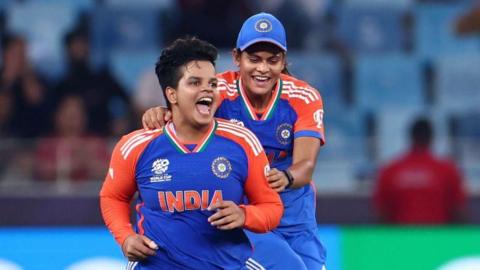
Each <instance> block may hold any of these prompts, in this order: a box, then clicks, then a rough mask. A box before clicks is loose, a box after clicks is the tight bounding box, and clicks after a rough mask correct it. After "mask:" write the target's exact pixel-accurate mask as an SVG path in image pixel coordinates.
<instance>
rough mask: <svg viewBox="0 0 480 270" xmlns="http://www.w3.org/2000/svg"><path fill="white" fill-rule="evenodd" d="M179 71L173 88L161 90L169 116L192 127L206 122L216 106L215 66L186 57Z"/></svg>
mask: <svg viewBox="0 0 480 270" xmlns="http://www.w3.org/2000/svg"><path fill="white" fill-rule="evenodd" d="M181 72H183V76H182V77H181V78H180V80H179V82H178V86H177V89H173V88H171V87H167V89H166V92H165V93H166V95H167V98H168V99H169V101H170V103H171V105H172V113H173V119H174V121H175V119H177V120H179V122H178V124H186V125H188V126H190V127H194V128H201V127H205V126H208V125H209V124H210V123H211V121H212V119H213V115H214V114H215V111H216V109H217V90H216V89H217V78H216V77H215V67H214V66H213V65H212V63H210V62H209V61H190V62H188V63H187V64H186V65H184V66H183V67H181Z"/></svg>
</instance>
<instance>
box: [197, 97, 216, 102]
mask: <svg viewBox="0 0 480 270" xmlns="http://www.w3.org/2000/svg"><path fill="white" fill-rule="evenodd" d="M198 102H207V103H212V102H213V98H211V97H202V98H201V99H199V100H198Z"/></svg>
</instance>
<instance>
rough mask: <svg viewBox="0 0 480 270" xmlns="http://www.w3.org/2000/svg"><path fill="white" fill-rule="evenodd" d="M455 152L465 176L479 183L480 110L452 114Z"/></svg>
mask: <svg viewBox="0 0 480 270" xmlns="http://www.w3.org/2000/svg"><path fill="white" fill-rule="evenodd" d="M453 120H454V123H455V129H454V132H453V139H454V141H455V146H456V147H455V153H456V158H457V161H459V162H460V164H461V167H462V169H463V172H464V173H465V175H466V178H467V179H468V180H470V181H472V182H473V181H476V182H477V184H476V185H477V186H478V185H479V184H480V110H479V109H478V108H477V110H473V111H468V112H463V113H457V114H455V115H454V118H453Z"/></svg>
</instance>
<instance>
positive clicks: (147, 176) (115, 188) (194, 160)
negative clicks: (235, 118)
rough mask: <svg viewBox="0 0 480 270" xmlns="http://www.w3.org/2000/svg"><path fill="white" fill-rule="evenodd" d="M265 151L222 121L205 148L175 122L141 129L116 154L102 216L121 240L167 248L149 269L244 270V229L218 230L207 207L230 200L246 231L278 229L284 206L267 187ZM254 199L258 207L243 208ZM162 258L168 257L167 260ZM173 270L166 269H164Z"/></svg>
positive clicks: (104, 192)
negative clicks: (182, 136)
mask: <svg viewBox="0 0 480 270" xmlns="http://www.w3.org/2000/svg"><path fill="white" fill-rule="evenodd" d="M268 170H269V164H268V160H267V158H266V155H265V153H264V150H263V148H262V146H261V144H260V142H259V141H258V139H257V138H256V137H255V135H254V134H253V133H252V132H251V131H249V130H247V129H246V128H242V127H239V126H238V125H235V124H232V123H230V122H227V121H224V120H220V119H216V120H215V121H213V122H212V124H211V126H210V128H209V130H208V132H207V133H206V134H205V136H204V138H203V139H202V140H201V141H200V142H194V143H190V142H187V144H185V143H184V142H181V141H180V140H179V139H178V138H177V136H176V135H175V130H174V127H173V124H172V123H168V124H167V125H166V126H165V127H164V128H163V129H162V130H153V131H144V130H139V131H135V132H133V133H131V134H129V135H127V136H124V137H123V138H122V139H121V140H120V142H119V143H118V144H117V145H116V147H115V149H114V150H113V154H112V159H111V164H110V168H109V172H108V175H107V177H106V179H105V182H104V185H103V187H102V190H101V192H100V198H101V200H100V201H101V210H102V215H103V217H104V220H105V222H106V224H107V226H108V228H109V229H110V230H111V232H112V233H113V235H114V237H115V239H116V240H117V242H118V243H119V244H120V245H122V243H123V242H124V240H125V239H126V238H127V237H128V236H130V235H131V234H133V233H135V231H134V228H133V227H136V228H135V230H136V233H139V234H144V235H146V236H147V237H149V238H150V239H152V240H153V241H155V243H157V245H158V246H159V247H160V249H159V251H158V252H157V255H156V256H153V257H150V258H148V259H147V260H146V261H144V262H141V263H140V264H139V265H140V266H141V269H164V268H162V266H161V265H162V264H164V262H165V261H168V262H170V263H171V265H175V267H178V268H179V269H183V268H188V269H189V268H191V267H192V265H194V266H195V268H198V269H240V268H241V266H243V265H245V261H246V260H247V259H248V257H249V256H250V255H251V252H252V247H251V245H250V242H249V240H248V238H247V237H246V235H245V234H244V232H243V230H242V229H234V230H219V229H217V228H216V227H214V226H211V225H210V223H209V222H208V220H207V219H208V217H209V216H211V215H212V214H213V211H209V210H208V209H207V208H208V207H209V206H210V205H212V204H214V203H215V202H218V201H222V200H230V201H233V202H235V203H236V204H238V205H240V207H242V208H243V209H244V210H245V218H246V219H245V225H244V228H246V229H249V230H252V231H255V232H266V231H269V230H272V229H273V228H275V227H276V226H277V225H278V223H279V221H280V218H281V216H282V213H283V207H282V203H281V200H280V197H279V196H278V194H276V192H275V191H273V190H272V189H271V188H270V187H269V186H268V183H267V180H266V173H267V172H268ZM136 191H138V199H137V204H136V211H137V220H136V224H135V226H132V225H131V224H130V219H129V203H130V201H131V199H132V197H133V196H134V194H135V192H136ZM244 196H247V198H248V199H249V202H250V204H248V205H242V202H243V197H244ZM159 256H162V257H159ZM150 267H151V268H150ZM163 267H165V266H163Z"/></svg>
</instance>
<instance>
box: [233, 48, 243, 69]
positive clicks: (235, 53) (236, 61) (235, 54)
mask: <svg viewBox="0 0 480 270" xmlns="http://www.w3.org/2000/svg"><path fill="white" fill-rule="evenodd" d="M241 56H242V52H241V51H240V50H238V49H236V48H235V49H233V50H232V59H233V63H234V64H235V66H237V67H240V57H241Z"/></svg>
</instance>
